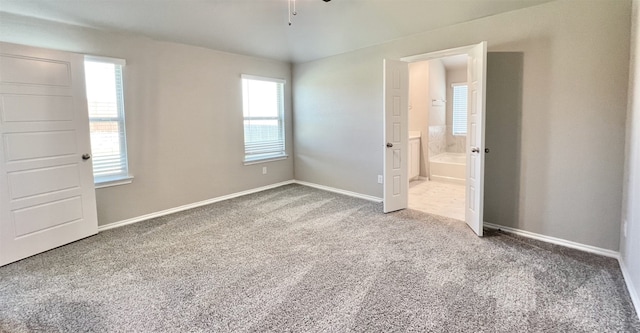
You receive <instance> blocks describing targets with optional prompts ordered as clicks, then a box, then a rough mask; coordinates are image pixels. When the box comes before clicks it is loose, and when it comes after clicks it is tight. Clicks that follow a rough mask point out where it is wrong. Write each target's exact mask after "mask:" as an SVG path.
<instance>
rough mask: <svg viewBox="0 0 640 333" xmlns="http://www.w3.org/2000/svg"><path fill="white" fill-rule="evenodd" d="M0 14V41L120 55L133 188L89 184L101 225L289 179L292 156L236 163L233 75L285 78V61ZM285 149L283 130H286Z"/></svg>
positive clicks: (238, 102) (236, 86)
mask: <svg viewBox="0 0 640 333" xmlns="http://www.w3.org/2000/svg"><path fill="white" fill-rule="evenodd" d="M1 15H2V16H0V40H1V41H5V42H11V43H17V44H25V45H31V46H38V47H45V48H50V49H58V50H64V51H71V52H78V53H87V54H92V55H100V56H109V57H116V58H123V59H126V61H127V66H126V67H125V69H124V85H125V112H126V126H127V144H128V150H129V163H130V165H129V167H130V171H131V174H132V175H133V176H134V177H135V179H134V180H133V183H132V184H128V185H121V186H115V187H109V188H103V189H98V190H96V195H97V205H98V221H99V224H100V225H105V224H108V223H112V222H117V221H122V220H126V219H129V218H135V217H138V216H142V215H145V214H149V213H154V212H158V211H162V210H166V209H170V208H174V207H178V206H181V205H185V204H191V203H194V202H199V201H203V200H207V199H211V198H215V197H218V196H222V195H226V194H231V193H235V192H239V191H243V190H248V189H253V188H257V187H260V186H264V185H269V184H274V183H278V182H281V181H286V180H291V179H293V158H289V159H287V160H283V161H277V162H272V163H267V164H264V165H265V166H267V167H268V173H267V175H262V166H263V164H257V165H251V166H244V165H243V163H242V160H243V157H244V147H243V126H242V97H241V95H242V88H241V83H240V74H242V73H244V74H253V75H260V76H269V77H276V78H282V79H286V80H287V82H288V84H287V85H286V86H285V100H286V101H287V102H286V103H285V104H286V107H285V114H286V117H287V118H288V119H291V107H290V106H291V105H290V102H289V101H290V100H291V84H290V82H291V80H290V74H291V67H290V65H289V64H288V63H283V62H277V61H272V60H266V59H259V58H253V57H247V56H241V55H237V54H229V53H222V52H217V51H212V50H208V49H204V48H199V47H193V46H187V45H182V44H175V43H166V42H158V41H154V40H151V39H148V38H143V37H138V36H132V35H127V34H110V33H104V32H99V31H97V30H92V29H86V28H80V27H74V26H69V25H64V24H58V23H52V22H45V21H41V20H36V19H28V18H22V17H17V16H13V15H9V14H1ZM286 137H287V147H288V153H289V154H291V153H292V148H291V143H292V140H291V138H292V126H291V122H288V124H287V128H286Z"/></svg>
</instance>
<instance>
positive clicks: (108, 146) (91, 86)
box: [84, 56, 130, 184]
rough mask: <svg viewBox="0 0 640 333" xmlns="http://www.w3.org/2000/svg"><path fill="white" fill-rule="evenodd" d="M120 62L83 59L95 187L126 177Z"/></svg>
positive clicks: (126, 163) (122, 62) (121, 64)
mask: <svg viewBox="0 0 640 333" xmlns="http://www.w3.org/2000/svg"><path fill="white" fill-rule="evenodd" d="M123 65H124V61H123V60H120V59H110V58H98V57H89V56H87V57H85V62H84V69H85V80H86V81H85V82H86V88H87V104H88V108H89V126H90V132H91V153H92V161H93V177H94V182H95V183H96V184H99V183H105V182H112V181H117V180H121V179H127V178H130V177H129V170H128V162H127V142H126V137H125V124H124V98H123V86H122V66H123Z"/></svg>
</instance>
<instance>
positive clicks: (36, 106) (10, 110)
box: [0, 95, 73, 123]
mask: <svg viewBox="0 0 640 333" xmlns="http://www.w3.org/2000/svg"><path fill="white" fill-rule="evenodd" d="M0 98H1V100H0V113H1V114H2V120H3V121H4V122H7V123H10V122H25V121H56V120H58V121H65V120H67V121H69V120H73V99H72V98H71V97H68V96H33V95H2V96H0Z"/></svg>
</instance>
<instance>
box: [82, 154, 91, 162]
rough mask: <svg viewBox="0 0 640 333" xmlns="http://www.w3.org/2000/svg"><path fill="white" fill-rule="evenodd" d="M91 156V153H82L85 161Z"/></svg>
mask: <svg viewBox="0 0 640 333" xmlns="http://www.w3.org/2000/svg"><path fill="white" fill-rule="evenodd" d="M90 158H91V155H89V154H82V159H83V160H85V161H86V160H88V159H90Z"/></svg>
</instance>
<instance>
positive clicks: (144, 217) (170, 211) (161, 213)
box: [98, 180, 296, 232]
mask: <svg viewBox="0 0 640 333" xmlns="http://www.w3.org/2000/svg"><path fill="white" fill-rule="evenodd" d="M293 183H296V181H295V180H287V181H284V182H280V183H276V184H271V185H267V186H262V187H258V188H254V189H250V190H246V191H242V192H236V193H232V194H228V195H223V196H220V197H217V198H212V199H208V200H204V201H200V202H195V203H191V204H187V205H183V206H180V207H174V208H169V209H165V210H162V211H159V212H155V213H151V214H146V215H142V216H138V217H134V218H130V219H126V220H124V221H119V222H113V223H109V224H106V225H103V226H98V232H100V231H105V230H109V229H113V228H118V227H122V226H125V225H129V224H133V223H137V222H141V221H145V220H149V219H153V218H156V217H160V216H165V215H169V214H173V213H177V212H181V211H185V210H187V209H191V208H196V207H200V206H205V205H209V204H212V203H216V202H220V201H224V200H228V199H233V198H237V197H241V196H243V195H247V194H252V193H256V192H262V191H265V190H269V189H272V188H276V187H280V186H284V185H289V184H293Z"/></svg>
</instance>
